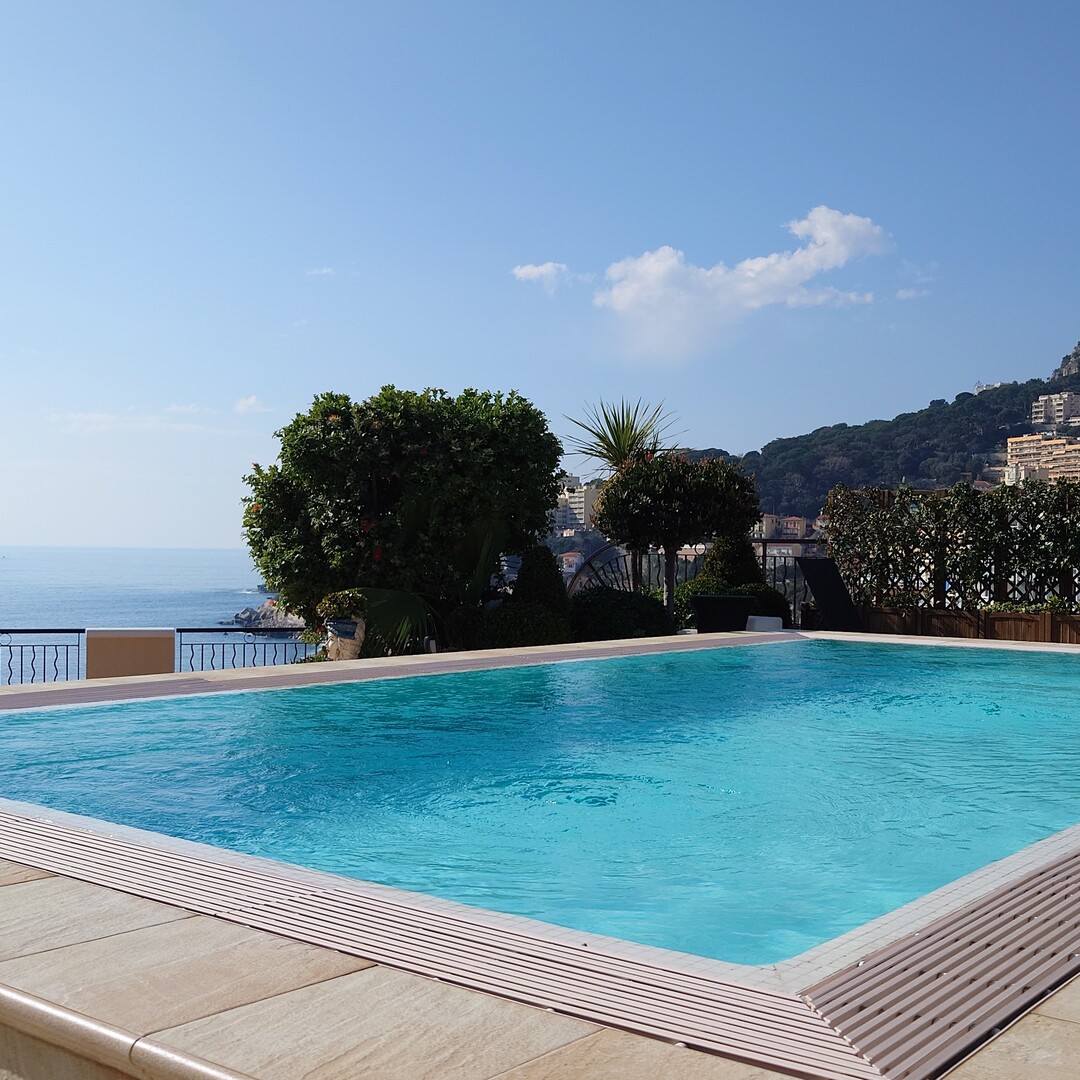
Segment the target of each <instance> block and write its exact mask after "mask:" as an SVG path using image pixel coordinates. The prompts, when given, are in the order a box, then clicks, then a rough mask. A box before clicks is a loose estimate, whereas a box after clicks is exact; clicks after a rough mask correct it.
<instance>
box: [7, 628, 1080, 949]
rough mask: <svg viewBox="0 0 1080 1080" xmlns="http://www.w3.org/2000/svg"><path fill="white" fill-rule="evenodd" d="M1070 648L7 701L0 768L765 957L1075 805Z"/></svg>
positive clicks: (129, 820) (952, 872)
mask: <svg viewBox="0 0 1080 1080" xmlns="http://www.w3.org/2000/svg"><path fill="white" fill-rule="evenodd" d="M1078 700H1080V666H1078V665H1077V664H1076V658H1075V657H1073V656H1066V655H1061V654H1053V653H1016V652H1008V651H997V650H989V649H986V650H982V649H979V650H976V649H958V648H924V647H919V646H902V645H864V644H854V643H839V642H822V641H813V642H789V643H784V644H779V645H768V646H757V647H740V648H725V649H716V650H709V651H707V652H694V653H683V654H669V655H663V656H644V657H627V658H619V659H614V660H606V661H595V662H585V663H569V664H560V665H550V666H544V667H529V668H518V669H509V670H503V671H488V672H470V673H464V674H458V675H443V676H434V677H423V678H411V679H399V680H388V681H385V682H366V683H361V684H353V685H351V686H323V687H310V688H303V689H296V690H289V691H283V692H282V691H278V692H252V693H246V694H224V695H215V696H211V697H198V698H177V699H173V700H163V701H154V702H140V703H137V704H135V703H132V704H127V705H110V706H99V707H89V708H69V709H64V710H59V711H52V712H48V711H41V712H26V713H20V714H12V715H9V716H8V717H5V720H4V723H3V725H0V791H3V792H4V794H5V795H8V796H10V797H12V798H17V799H25V800H27V801H29V802H35V803H45V804H47V805H51V806H54V807H57V808H60V809H65V810H71V811H74V812H77V813H84V814H91V815H94V816H97V817H102V818H105V819H106V820H110V821H117V822H122V823H125V824H129V825H135V826H140V827H142V828H148V829H153V830H156V831H158V832H163V833H168V834H172V835H175V836H183V837H187V838H189V839H193V840H201V841H204V842H207V843H211V844H216V845H219V846H222V847H228V848H233V849H237V850H241V851H247V852H251V853H253V854H258V855H264V856H269V857H271V858H277V859H283V860H285V861H288V862H294V863H302V864H305V865H308V866H313V867H318V868H321V869H325V870H331V871H336V872H338V873H343V874H351V875H354V876H356V877H360V878H366V879H368V880H375V881H382V882H386V883H388V884H391V885H397V886H400V887H404V888H409V889H416V890H419V891H421V892H427V893H435V894H438V895H441V896H445V897H448V898H451V899H454V900H458V901H462V902H464V903H471V904H477V905H480V906H481V907H487V908H494V909H498V910H502V911H508V912H512V913H515V914H520V915H528V916H532V917H534V918H540V919H543V920H546V921H548V922H554V923H560V924H562V925H566V926H572V927H576V928H578V929H582V930H591V931H594V932H598V933H604V934H613V935H615V936H616V937H622V938H629V939H632V940H637V941H642V942H646V943H649V944H654V945H662V946H667V947H668V948H675V949H681V950H685V951H688V952H692V953H698V954H702V955H706V956H714V957H720V958H722V959H725V960H733V961H741V962H744V963H770V962H773V961H776V960H779V959H782V958H784V957H787V956H791V955H794V954H795V953H798V952H800V951H802V950H804V949H806V948H809V947H810V946H812V945H815V944H817V943H819V942H821V941H824V940H826V939H828V938H830V937H833V936H835V935H836V934H839V933H841V932H843V931H845V930H849V929H851V928H852V927H855V926H858V925H859V924H861V923H863V922H865V921H866V920H867V919H870V918H873V917H874V916H877V915H881V914H883V913H884V912H886V911H889V910H891V909H893V908H895V907H897V906H899V905H900V904H903V903H905V902H906V901H908V900H912V899H914V898H915V897H918V896H920V895H922V894H924V893H926V892H928V891H929V890H931V889H934V888H936V887H938V886H940V885H944V884H945V883H947V882H949V881H952V880H953V879H955V878H956V877H958V876H960V875H962V874H965V873H968V872H970V871H972V870H975V869H978V868H979V867H981V866H984V865H985V864H986V863H988V862H990V861H992V860H994V859H998V858H1001V857H1003V856H1005V855H1008V854H1010V853H1011V852H1014V851H1017V850H1018V849H1020V848H1021V847H1023V846H1025V845H1027V844H1029V843H1031V842H1033V841H1035V840H1038V839H1041V838H1043V837H1046V836H1048V835H1050V834H1051V833H1053V832H1056V831H1058V830H1060V829H1062V828H1064V827H1066V826H1068V825H1072V824H1074V823H1075V822H1076V821H1078V820H1080V735H1078V733H1077V725H1076V715H1077V714H1076V707H1075V704H1074V703H1075V702H1076V701H1078Z"/></svg>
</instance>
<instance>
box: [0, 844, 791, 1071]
mask: <svg viewBox="0 0 1080 1080" xmlns="http://www.w3.org/2000/svg"><path fill="white" fill-rule="evenodd" d="M128 1077H137V1078H139V1080H249V1078H255V1080H301V1078H302V1080H365V1078H371V1080H496V1078H497V1080H663V1078H667V1077H671V1078H672V1080H782V1077H781V1076H780V1074H778V1073H775V1072H770V1071H768V1070H765V1069H760V1068H755V1067H753V1066H749V1065H743V1064H740V1063H738V1062H734V1061H729V1060H727V1059H724V1058H720V1057H716V1056H714V1055H710V1054H705V1053H699V1052H698V1051H695V1050H689V1049H685V1048H682V1047H678V1046H672V1045H669V1044H667V1043H664V1042H660V1041H657V1040H654V1039H648V1038H646V1037H644V1036H639V1035H631V1034H628V1033H626V1032H621V1031H614V1030H610V1029H605V1028H603V1027H601V1026H599V1025H597V1024H593V1023H589V1022H586V1021H583V1020H577V1019H574V1018H572V1017H567V1016H561V1015H558V1014H555V1013H552V1012H548V1011H546V1010H543V1009H537V1008H533V1007H531V1006H527V1005H522V1004H519V1003H517V1002H513V1001H507V1000H504V999H501V998H497V997H492V996H490V995H487V994H481V993H477V992H474V991H471V990H465V989H462V988H460V987H455V986H451V985H448V984H446V983H443V982H439V981H438V980H434V979H427V978H422V977H420V976H418V975H412V974H408V973H406V972H403V971H398V970H394V969H391V968H388V967H385V966H382V965H377V964H373V963H371V962H369V961H366V960H362V959H359V958H356V957H351V956H346V955H344V954H342V953H338V952H335V951H333V950H331V949H323V948H318V947H315V946H310V945H305V944H302V943H300V942H294V941H289V940H287V939H285V938H281V937H278V936H276V935H274V934H269V933H264V932H262V931H256V930H250V929H248V928H246V927H243V926H238V925H235V924H233V923H226V922H222V921H219V920H217V919H213V918H208V917H206V916H202V915H196V914H193V913H191V912H187V911H184V910H182V909H180V908H176V907H171V906H169V905H166V904H159V903H155V902H153V901H149V900H143V899H141V898H139V897H135V896H129V895H126V894H124V893H120V892H116V891H114V890H111V889H106V888H103V887H100V886H96V885H89V884H86V883H85V882H80V881H76V880H73V879H69V878H64V877H60V876H56V875H53V874H49V873H46V872H43V871H39V870H34V869H32V868H30V867H24V866H19V865H17V864H14V863H10V862H5V861H3V860H0V1080H124V1078H128Z"/></svg>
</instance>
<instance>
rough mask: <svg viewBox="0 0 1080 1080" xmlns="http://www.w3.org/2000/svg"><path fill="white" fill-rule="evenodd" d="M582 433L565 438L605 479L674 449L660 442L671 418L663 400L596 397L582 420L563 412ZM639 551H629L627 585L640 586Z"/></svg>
mask: <svg viewBox="0 0 1080 1080" xmlns="http://www.w3.org/2000/svg"><path fill="white" fill-rule="evenodd" d="M566 419H567V420H569V421H570V423H571V424H575V425H576V426H577V427H579V428H580V429H581V430H582V431H583V432H584V433H585V434H584V435H583V436H582V435H571V436H570V437H569V438H568V439H567V442H568V443H569V444H570V446H571V447H572V448H573V450H574V451H575V452H576V453H578V454H582V455H584V456H585V457H588V458H593V459H595V460H596V461H598V462H599V463H600V468H601V470H602V471H604V472H606V473H607V474H608V479H611V478H612V477H615V476H622V474H623V473H624V472H625V471H626V470H627V469H628V468H630V466H631V465H633V464H634V462H636V461H640V460H641V459H642V458H645V457H648V456H650V455H652V454H659V453H664V452H666V451H669V450H677V449H678V447H677V446H676V445H675V444H671V445H670V446H664V445H662V444H663V442H664V437H665V435H666V434H667V432H668V430H669V429H670V428H671V425H672V423H673V422H674V418H673V417H672V416H671V414H670V413H665V412H664V403H663V402H660V404H659V405H655V406H648V405H646V404H645V403H644V402H643V401H642V400H641V398H638V399H637V401H635V402H634V403H633V404H631V403H630V402H629V401H627V400H626V399H625V398H622V399H620V400H619V403H618V404H617V405H616V404H614V403H608V402H606V401H603V400H601V401H599V402H598V403H597V404H596V405H594V406H592V407H591V408H590V409H588V411H587V412H586V413H585V419H584V420H575V419H574V418H573V417H572V416H567V417H566ZM641 559H642V552H640V551H633V550H632V551H631V552H630V585H631V587H632V588H633V589H634V590H635V591H636V590H637V589H639V588H640V587H641Z"/></svg>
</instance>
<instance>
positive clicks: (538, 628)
mask: <svg viewBox="0 0 1080 1080" xmlns="http://www.w3.org/2000/svg"><path fill="white" fill-rule="evenodd" d="M569 637H570V625H569V623H568V622H567V620H566V618H565V616H561V615H556V614H555V613H554V612H552V611H549V610H548V609H547V608H546V607H544V606H543V605H542V604H536V603H533V602H532V601H529V600H521V601H518V602H517V603H511V602H507V601H503V603H501V604H500V605H499V606H498V607H495V608H487V609H484V610H482V611H481V613H480V620H479V623H478V625H477V629H476V638H475V641H476V644H475V645H474V646H473V648H475V649H516V648H524V647H525V646H528V645H561V644H562V643H563V642H564V641H567V640H568V639H569Z"/></svg>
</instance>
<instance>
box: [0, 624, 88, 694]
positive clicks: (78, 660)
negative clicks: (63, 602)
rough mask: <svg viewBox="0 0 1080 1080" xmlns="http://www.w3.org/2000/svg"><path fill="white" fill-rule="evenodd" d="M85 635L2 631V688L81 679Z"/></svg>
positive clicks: (56, 631)
mask: <svg viewBox="0 0 1080 1080" xmlns="http://www.w3.org/2000/svg"><path fill="white" fill-rule="evenodd" d="M85 633H86V631H85V630H84V629H78V630H72V629H66V628H65V629H42V630H25V629H18V630H0V686H16V685H18V684H21V683H47V682H66V681H67V680H68V679H79V678H81V677H82V674H83V635H84V634H85Z"/></svg>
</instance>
